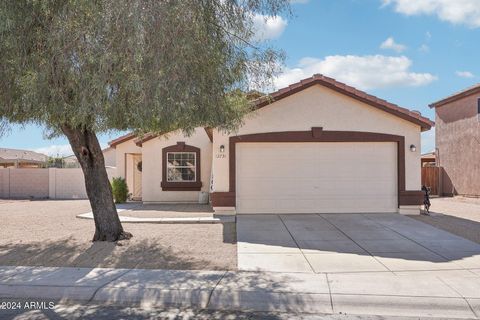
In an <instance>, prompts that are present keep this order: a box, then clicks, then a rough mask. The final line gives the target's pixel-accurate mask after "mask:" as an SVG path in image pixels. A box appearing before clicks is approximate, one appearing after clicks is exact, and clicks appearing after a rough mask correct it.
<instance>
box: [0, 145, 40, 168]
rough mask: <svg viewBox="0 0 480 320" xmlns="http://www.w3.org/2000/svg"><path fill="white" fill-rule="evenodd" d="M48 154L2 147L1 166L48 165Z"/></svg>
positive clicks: (0, 149) (38, 166)
mask: <svg viewBox="0 0 480 320" xmlns="http://www.w3.org/2000/svg"><path fill="white" fill-rule="evenodd" d="M47 162H48V156H47V155H45V154H42V153H38V152H34V151H30V150H20V149H8V148H0V167H2V168H42V167H44V166H46V165H47Z"/></svg>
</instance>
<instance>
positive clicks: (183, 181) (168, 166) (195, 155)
mask: <svg viewBox="0 0 480 320" xmlns="http://www.w3.org/2000/svg"><path fill="white" fill-rule="evenodd" d="M179 153H181V154H193V159H194V160H195V165H194V166H175V165H171V164H170V162H169V161H168V155H169V154H179ZM166 160H167V177H166V178H167V182H175V183H191V182H196V181H197V165H198V163H197V153H196V152H194V151H169V152H167V159H166ZM169 168H190V169H193V180H188V181H186V180H169V179H168V178H169V176H168V169H169Z"/></svg>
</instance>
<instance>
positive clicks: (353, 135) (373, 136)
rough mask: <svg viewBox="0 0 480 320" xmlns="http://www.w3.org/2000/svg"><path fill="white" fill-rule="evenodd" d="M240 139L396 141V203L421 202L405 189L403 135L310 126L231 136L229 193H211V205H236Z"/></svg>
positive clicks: (242, 140)
mask: <svg viewBox="0 0 480 320" xmlns="http://www.w3.org/2000/svg"><path fill="white" fill-rule="evenodd" d="M243 142H395V143H397V177H398V179H397V184H398V205H399V206H400V205H420V204H422V202H423V198H421V197H420V193H421V191H406V190H405V137H403V136H398V135H392V134H384V133H375V132H361V131H325V130H323V128H312V130H310V131H283V132H268V133H256V134H248V135H241V136H234V137H230V141H229V157H230V159H229V192H215V193H213V197H212V205H213V206H228V207H234V206H235V201H236V200H235V197H236V195H235V187H236V185H235V183H236V170H235V168H236V145H237V143H243ZM419 192H420V193H419ZM216 204H218V205H216ZM220 204H221V205H220Z"/></svg>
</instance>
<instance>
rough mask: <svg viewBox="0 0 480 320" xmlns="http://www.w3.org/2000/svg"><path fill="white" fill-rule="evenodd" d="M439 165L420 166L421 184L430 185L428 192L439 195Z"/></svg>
mask: <svg viewBox="0 0 480 320" xmlns="http://www.w3.org/2000/svg"><path fill="white" fill-rule="evenodd" d="M440 170H441V167H422V186H423V185H425V186H427V187H430V189H431V192H430V194H434V195H439V190H440Z"/></svg>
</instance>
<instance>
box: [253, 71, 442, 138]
mask: <svg viewBox="0 0 480 320" xmlns="http://www.w3.org/2000/svg"><path fill="white" fill-rule="evenodd" d="M317 84H319V85H322V86H324V87H327V88H330V89H332V90H335V91H337V92H339V93H342V94H345V95H347V96H349V97H352V98H354V99H357V100H359V101H362V102H364V103H366V104H369V105H371V106H373V107H376V108H378V109H381V110H383V111H385V112H388V113H391V114H393V115H396V116H397V117H400V118H402V119H405V120H407V121H410V122H413V123H416V124H418V125H420V126H421V128H422V131H426V130H429V129H430V128H431V127H432V126H433V125H434V122H433V121H431V120H430V119H428V118H426V117H423V116H422V115H421V114H420V112H418V111H410V110H408V109H406V108H402V107H400V106H398V105H396V104H393V103H390V102H388V101H386V100H383V99H380V98H377V97H375V96H373V95H370V94H368V93H366V92H363V91H360V90H357V89H355V88H354V87H351V86H349V85H346V84H345V83H342V82H339V81H336V80H335V79H333V78H329V77H326V76H324V75H321V74H315V75H313V76H312V77H310V78H307V79H303V80H301V81H299V82H297V83H294V84H292V85H289V86H288V87H286V88H283V89H280V90H278V91H276V92H273V93H271V94H270V95H268V96H264V97H262V98H259V99H257V100H255V104H256V107H257V108H262V107H264V106H266V105H269V104H270V103H272V102H274V101H278V100H281V99H283V98H286V97H288V96H290V95H292V94H294V93H297V92H299V91H302V90H304V89H306V88H308V87H311V86H314V85H317Z"/></svg>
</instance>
